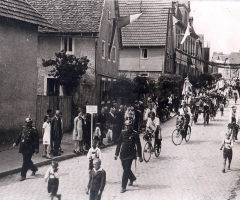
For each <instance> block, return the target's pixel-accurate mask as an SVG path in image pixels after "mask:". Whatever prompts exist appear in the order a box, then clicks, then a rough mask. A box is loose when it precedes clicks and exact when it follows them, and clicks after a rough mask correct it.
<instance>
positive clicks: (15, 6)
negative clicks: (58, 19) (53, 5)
mask: <svg viewBox="0 0 240 200" xmlns="http://www.w3.org/2000/svg"><path fill="white" fill-rule="evenodd" d="M0 16H2V17H7V18H11V19H16V20H20V21H24V22H28V23H31V24H36V25H39V26H43V27H50V28H51V27H53V26H52V25H51V24H50V23H49V22H48V21H47V20H46V19H45V18H44V17H43V16H42V15H41V14H40V13H38V12H37V11H36V10H35V9H34V8H33V7H32V6H31V5H30V4H29V3H27V2H26V1H25V0H0Z"/></svg>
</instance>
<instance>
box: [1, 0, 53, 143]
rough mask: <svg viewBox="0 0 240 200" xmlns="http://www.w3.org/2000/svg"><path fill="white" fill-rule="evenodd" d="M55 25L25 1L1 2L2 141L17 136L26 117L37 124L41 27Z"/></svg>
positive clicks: (8, 0)
mask: <svg viewBox="0 0 240 200" xmlns="http://www.w3.org/2000/svg"><path fill="white" fill-rule="evenodd" d="M39 26H41V27H52V25H51V24H50V23H49V22H48V21H47V20H46V19H45V18H43V17H42V16H41V15H40V14H39V13H38V12H37V11H36V10H34V8H33V7H31V5H30V4H28V3H27V2H26V1H25V0H1V1H0V43H1V51H0V68H1V73H0V80H1V84H0V91H1V94H0V109H1V112H0V113H1V114H0V116H1V122H0V143H1V144H3V141H4V142H6V141H8V140H10V141H11V142H12V141H13V139H14V135H15V134H19V131H20V129H21V126H22V125H24V122H25V119H26V118H27V117H28V116H29V115H31V118H33V121H34V124H35V115H36V97H37V96H36V92H37V74H38V73H37V71H38V70H37V54H38V51H37V49H38V46H37V45H38V27H39Z"/></svg>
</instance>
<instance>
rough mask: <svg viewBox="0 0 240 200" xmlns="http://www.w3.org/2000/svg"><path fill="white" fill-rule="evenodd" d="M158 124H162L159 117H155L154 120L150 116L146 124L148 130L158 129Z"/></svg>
mask: <svg viewBox="0 0 240 200" xmlns="http://www.w3.org/2000/svg"><path fill="white" fill-rule="evenodd" d="M157 126H160V120H159V118H158V117H155V118H154V120H153V121H152V119H151V118H150V117H149V118H148V120H147V124H146V131H147V130H154V131H155V130H156V128H157Z"/></svg>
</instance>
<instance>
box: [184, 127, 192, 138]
mask: <svg viewBox="0 0 240 200" xmlns="http://www.w3.org/2000/svg"><path fill="white" fill-rule="evenodd" d="M190 137H191V127H190V126H189V125H188V130H187V135H186V137H185V141H186V142H188V141H189V140H190Z"/></svg>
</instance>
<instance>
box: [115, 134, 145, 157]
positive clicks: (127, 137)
mask: <svg viewBox="0 0 240 200" xmlns="http://www.w3.org/2000/svg"><path fill="white" fill-rule="evenodd" d="M136 147H137V150H136ZM120 150H121V152H120ZM119 153H120V159H121V160H128V159H136V158H137V155H136V153H137V154H138V157H140V158H141V157H142V147H141V143H140V139H139V135H138V133H137V132H135V131H133V130H123V131H122V133H121V135H120V137H119V141H118V144H117V148H116V152H115V155H116V156H118V155H119Z"/></svg>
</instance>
